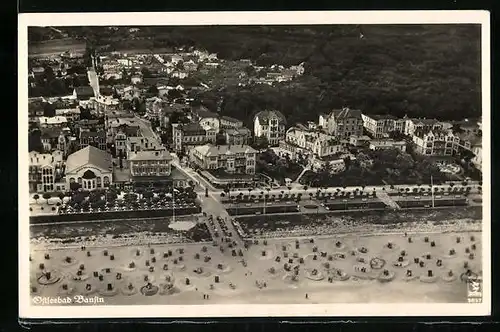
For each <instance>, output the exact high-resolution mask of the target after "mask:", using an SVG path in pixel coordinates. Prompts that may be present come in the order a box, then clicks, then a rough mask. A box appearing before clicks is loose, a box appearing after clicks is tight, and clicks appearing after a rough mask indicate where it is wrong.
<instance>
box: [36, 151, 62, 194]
mask: <svg viewBox="0 0 500 332" xmlns="http://www.w3.org/2000/svg"><path fill="white" fill-rule="evenodd" d="M63 160H64V158H63V154H62V152H61V151H54V152H53V153H50V154H49V153H38V152H36V151H32V152H30V153H29V173H28V174H29V175H28V180H29V191H30V193H33V192H37V193H46V192H54V191H59V190H61V188H59V190H58V189H57V188H56V182H57V180H58V177H59V176H60V172H61V169H62V165H63ZM61 191H64V188H63V189H62V190H61Z"/></svg>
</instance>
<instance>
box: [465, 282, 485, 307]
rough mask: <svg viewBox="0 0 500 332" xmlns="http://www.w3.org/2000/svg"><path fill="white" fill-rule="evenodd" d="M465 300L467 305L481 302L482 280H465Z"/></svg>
mask: <svg viewBox="0 0 500 332" xmlns="http://www.w3.org/2000/svg"><path fill="white" fill-rule="evenodd" d="M467 300H468V302H469V303H481V302H482V301H483V280H482V278H481V277H472V278H469V279H468V280H467Z"/></svg>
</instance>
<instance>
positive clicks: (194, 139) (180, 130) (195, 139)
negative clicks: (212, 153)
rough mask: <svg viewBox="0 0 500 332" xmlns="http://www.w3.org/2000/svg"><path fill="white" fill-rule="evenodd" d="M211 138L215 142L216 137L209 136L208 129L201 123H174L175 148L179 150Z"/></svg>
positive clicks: (173, 137) (173, 138)
mask: <svg viewBox="0 0 500 332" xmlns="http://www.w3.org/2000/svg"><path fill="white" fill-rule="evenodd" d="M215 135H217V133H215ZM209 139H212V140H213V141H212V142H213V143H215V137H209V136H207V131H206V130H205V129H204V128H203V127H202V126H201V125H200V124H199V123H188V124H179V123H173V124H172V142H173V147H174V150H175V151H177V152H179V151H182V150H183V149H184V148H190V147H192V146H195V145H203V144H205V143H207V142H208V140H209Z"/></svg>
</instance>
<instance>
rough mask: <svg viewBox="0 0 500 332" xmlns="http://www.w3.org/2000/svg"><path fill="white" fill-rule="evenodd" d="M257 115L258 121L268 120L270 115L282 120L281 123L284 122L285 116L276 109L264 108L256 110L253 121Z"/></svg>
mask: <svg viewBox="0 0 500 332" xmlns="http://www.w3.org/2000/svg"><path fill="white" fill-rule="evenodd" d="M257 117H258V118H259V121H268V120H269V119H270V118H271V117H277V118H278V120H280V121H282V122H283V123H286V118H285V116H284V115H283V113H281V112H280V111H276V110H265V111H261V112H258V113H257V114H255V116H254V121H255V119H256V118H257Z"/></svg>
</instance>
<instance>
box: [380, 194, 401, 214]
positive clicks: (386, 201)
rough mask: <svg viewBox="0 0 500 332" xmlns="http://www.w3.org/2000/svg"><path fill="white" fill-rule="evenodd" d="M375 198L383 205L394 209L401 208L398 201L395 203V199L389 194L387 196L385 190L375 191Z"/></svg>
mask: <svg viewBox="0 0 500 332" xmlns="http://www.w3.org/2000/svg"><path fill="white" fill-rule="evenodd" d="M377 198H378V199H380V200H381V201H382V202H383V203H384V204H385V205H387V206H389V207H391V208H393V209H395V210H399V209H401V207H400V206H399V204H398V203H396V201H394V200H393V199H392V198H391V196H389V195H388V194H387V193H386V192H381V191H379V192H377Z"/></svg>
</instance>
